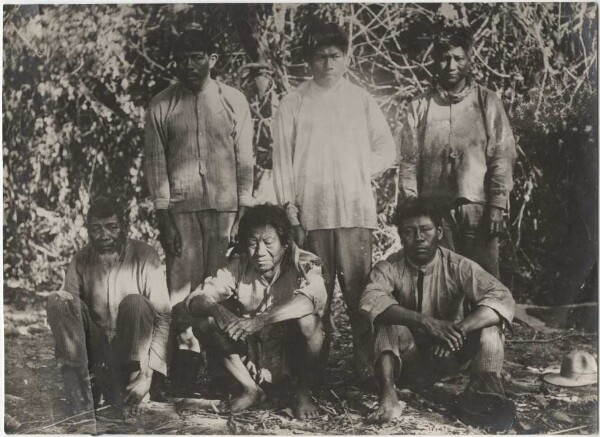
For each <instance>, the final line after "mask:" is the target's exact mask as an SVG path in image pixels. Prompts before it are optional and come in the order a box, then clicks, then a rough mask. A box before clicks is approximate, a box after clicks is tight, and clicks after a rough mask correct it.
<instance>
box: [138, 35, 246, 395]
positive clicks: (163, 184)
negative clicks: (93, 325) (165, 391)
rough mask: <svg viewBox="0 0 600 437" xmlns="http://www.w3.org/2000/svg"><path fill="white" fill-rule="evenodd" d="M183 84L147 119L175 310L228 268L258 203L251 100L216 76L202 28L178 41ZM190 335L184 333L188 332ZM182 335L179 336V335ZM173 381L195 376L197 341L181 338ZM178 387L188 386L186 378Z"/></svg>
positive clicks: (152, 183) (149, 162)
mask: <svg viewBox="0 0 600 437" xmlns="http://www.w3.org/2000/svg"><path fill="white" fill-rule="evenodd" d="M175 59H176V62H177V71H178V75H179V79H180V80H179V82H177V83H175V84H173V85H171V86H169V87H168V88H166V89H165V90H164V91H162V92H160V93H159V94H158V95H157V96H156V97H154V99H153V100H152V102H151V103H150V108H149V109H148V111H147V114H146V147H145V169H146V176H147V179H148V186H149V188H150V194H151V197H152V199H153V201H154V208H155V210H156V215H157V219H158V227H159V231H160V241H161V244H162V246H163V248H164V250H165V253H166V258H167V259H166V263H167V284H168V287H169V294H170V297H171V305H175V304H177V303H179V302H181V301H183V300H184V299H185V298H186V297H187V296H188V295H189V294H190V292H191V291H192V290H194V289H195V288H196V287H197V286H198V285H200V284H201V283H202V281H203V280H204V278H206V277H207V276H211V275H214V274H215V273H216V272H217V269H218V268H220V267H222V266H223V265H224V264H225V261H226V258H225V253H226V251H227V247H228V245H229V242H230V241H232V240H235V238H236V234H237V229H238V223H239V221H240V218H241V217H242V215H243V213H244V208H246V207H248V206H250V205H251V204H252V184H253V171H254V158H253V148H252V137H253V124H252V117H251V114H250V108H249V106H248V102H247V101H246V98H245V97H244V95H243V94H242V93H241V92H240V91H238V90H236V89H234V88H231V87H229V86H227V85H225V84H222V83H220V82H217V81H215V80H213V79H211V77H210V70H211V69H212V68H213V67H214V65H215V63H216V62H217V59H218V56H217V55H216V54H215V50H214V46H213V44H212V42H211V40H210V38H209V37H208V35H207V34H206V33H205V32H204V31H202V30H199V29H198V28H196V27H189V28H187V29H186V30H185V31H184V32H183V33H182V34H181V35H180V36H179V38H178V40H177V43H176V46H175ZM181 329H183V327H181ZM176 334H178V333H176ZM178 342H179V349H180V350H182V349H184V350H185V349H187V350H190V351H193V352H195V353H190V352H187V353H185V352H179V351H176V352H175V354H174V357H173V360H172V363H173V365H174V366H179V365H181V366H182V370H181V371H179V370H178V371H176V372H172V373H173V376H175V377H177V375H188V376H189V378H194V377H195V375H196V374H197V370H198V368H199V359H198V358H199V355H198V354H197V352H199V351H200V346H199V344H198V341H197V340H196V339H195V338H194V336H193V335H192V332H191V329H187V331H185V332H183V333H181V334H180V335H179V337H178ZM173 382H174V383H175V386H178V385H180V384H181V387H186V386H187V387H189V384H188V383H187V381H186V380H182V381H173Z"/></svg>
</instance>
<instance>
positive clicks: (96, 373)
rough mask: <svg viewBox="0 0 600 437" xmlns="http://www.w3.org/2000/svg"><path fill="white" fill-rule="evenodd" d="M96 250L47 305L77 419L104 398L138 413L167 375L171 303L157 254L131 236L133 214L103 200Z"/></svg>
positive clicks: (92, 247)
mask: <svg viewBox="0 0 600 437" xmlns="http://www.w3.org/2000/svg"><path fill="white" fill-rule="evenodd" d="M87 230H88V236H89V240H90V244H89V245H87V246H86V247H84V248H83V249H81V250H80V251H79V252H77V253H76V254H75V256H74V257H73V259H72V261H71V263H70V264H69V267H68V269H67V273H66V276H65V283H64V286H63V287H62V290H60V291H57V292H56V293H53V294H52V295H51V296H50V297H49V298H48V302H47V314H48V323H49V324H50V328H51V329H52V334H53V335H54V340H55V355H56V360H57V361H58V364H59V367H60V369H61V373H62V377H63V382H64V385H65V391H66V396H67V402H68V404H69V406H70V408H71V410H72V412H73V413H78V412H81V411H89V410H91V409H92V408H93V407H94V405H96V406H98V405H99V404H100V403H101V402H103V400H104V401H105V402H108V403H113V404H116V405H119V406H123V405H125V406H131V407H135V406H137V405H138V404H139V403H140V402H142V401H146V400H148V399H149V397H150V387H151V384H152V380H153V378H152V376H153V373H154V372H158V373H161V374H163V375H166V373H167V364H166V348H167V338H168V336H169V326H170V323H171V304H170V302H169V294H168V292H167V284H166V280H165V275H164V271H163V268H162V263H161V261H160V258H159V256H158V254H157V253H156V251H155V250H154V249H153V248H152V247H150V246H148V245H147V244H145V243H142V242H141V241H136V240H132V239H128V238H127V224H126V219H125V210H124V209H123V208H122V207H121V206H120V204H119V203H118V202H116V201H115V200H114V199H109V198H107V197H98V198H97V199H96V200H94V201H93V202H92V204H91V205H90V208H89V211H88V214H87Z"/></svg>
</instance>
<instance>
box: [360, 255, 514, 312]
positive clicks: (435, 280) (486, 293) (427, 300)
mask: <svg viewBox="0 0 600 437" xmlns="http://www.w3.org/2000/svg"><path fill="white" fill-rule="evenodd" d="M419 280H420V281H422V282H421V284H419ZM419 289H420V290H419ZM419 291H421V295H420V296H419ZM419 302H420V305H419ZM392 305H400V306H402V307H403V308H406V309H408V310H411V311H417V310H419V312H421V313H423V314H427V315H429V316H432V317H435V318H436V319H439V320H447V321H450V322H458V321H461V320H463V319H464V318H465V316H466V315H467V313H466V311H465V310H470V309H472V307H473V306H479V305H483V306H487V307H489V308H491V309H493V310H495V311H496V312H497V313H498V315H500V316H501V317H502V319H504V321H506V322H508V323H510V322H511V321H512V318H513V315H514V311H515V301H514V299H513V297H512V295H511V293H510V291H509V290H508V288H506V287H505V286H504V285H502V283H501V282H500V281H498V280H497V279H496V278H494V277H493V276H492V275H490V274H489V273H488V272H486V271H485V270H483V268H482V267H480V266H479V264H477V263H475V262H474V261H471V260H470V259H468V258H465V257H464V256H461V255H458V254H457V253H454V252H452V251H451V250H448V249H446V248H443V247H440V248H438V250H437V253H436V254H435V257H434V258H433V260H432V261H431V262H430V263H429V264H427V265H425V266H421V267H418V266H416V265H414V264H412V263H411V262H410V261H409V260H408V259H407V258H406V257H405V256H404V253H403V252H402V251H400V252H398V253H395V254H393V255H391V256H390V257H388V258H387V259H386V260H384V261H379V262H378V263H377V264H376V265H375V267H373V271H371V274H370V281H369V284H368V285H367V287H366V288H365V291H364V292H363V294H362V296H361V299H360V309H361V310H362V311H363V312H364V313H365V314H367V315H368V317H369V320H370V321H371V323H373V322H374V321H375V319H376V318H377V316H378V315H379V314H381V313H383V312H384V311H385V310H387V309H388V308H389V307H390V306H392ZM419 307H420V308H419ZM465 307H467V308H465Z"/></svg>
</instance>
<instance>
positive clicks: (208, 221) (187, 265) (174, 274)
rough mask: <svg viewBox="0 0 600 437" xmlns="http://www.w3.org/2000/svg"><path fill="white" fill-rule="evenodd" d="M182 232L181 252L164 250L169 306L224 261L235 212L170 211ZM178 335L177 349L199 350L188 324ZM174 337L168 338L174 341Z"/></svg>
mask: <svg viewBox="0 0 600 437" xmlns="http://www.w3.org/2000/svg"><path fill="white" fill-rule="evenodd" d="M171 216H172V217H173V221H174V223H175V226H176V227H177V230H178V231H179V234H180V235H181V255H180V256H175V255H170V254H167V259H166V265H167V287H168V289H169V296H170V298H171V306H172V307H173V306H175V305H176V304H178V303H179V302H182V301H183V300H184V299H185V298H186V297H187V296H188V295H189V294H190V293H191V292H192V291H193V290H194V289H195V288H196V287H198V285H200V284H202V282H203V281H204V279H206V278H207V277H208V276H213V275H214V274H216V273H217V270H218V269H220V268H221V267H223V266H224V265H225V263H226V253H227V248H228V246H229V234H230V232H231V227H232V226H233V223H234V221H235V216H236V213H235V212H219V211H216V210H212V209H211V210H205V211H194V212H182V213H173V214H172V215H171ZM171 331H172V333H173V334H172V336H177V343H178V344H179V349H188V350H193V351H194V352H200V345H199V343H198V340H196V338H195V337H194V335H193V334H192V330H191V328H189V329H187V330H185V331H184V332H181V331H180V332H175V330H171ZM173 342H174V339H172V340H171V343H172V344H173Z"/></svg>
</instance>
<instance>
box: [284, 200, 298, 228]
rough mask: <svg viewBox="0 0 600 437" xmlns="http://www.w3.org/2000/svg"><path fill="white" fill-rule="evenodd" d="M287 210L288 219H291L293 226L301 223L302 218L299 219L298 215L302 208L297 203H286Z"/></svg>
mask: <svg viewBox="0 0 600 437" xmlns="http://www.w3.org/2000/svg"><path fill="white" fill-rule="evenodd" d="M285 212H286V213H287V216H288V219H289V220H290V222H291V224H292V226H299V225H300V220H298V215H299V213H300V210H299V209H298V207H297V206H296V205H293V204H291V203H286V205H285Z"/></svg>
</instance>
